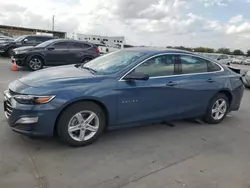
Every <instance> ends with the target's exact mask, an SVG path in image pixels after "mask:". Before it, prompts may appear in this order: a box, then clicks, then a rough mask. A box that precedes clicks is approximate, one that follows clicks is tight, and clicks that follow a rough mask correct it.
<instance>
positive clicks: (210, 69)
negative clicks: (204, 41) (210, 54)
mask: <svg viewBox="0 0 250 188" xmlns="http://www.w3.org/2000/svg"><path fill="white" fill-rule="evenodd" d="M207 68H208V72H214V71H220V70H221V68H220V66H219V65H217V64H215V63H212V62H210V61H207Z"/></svg>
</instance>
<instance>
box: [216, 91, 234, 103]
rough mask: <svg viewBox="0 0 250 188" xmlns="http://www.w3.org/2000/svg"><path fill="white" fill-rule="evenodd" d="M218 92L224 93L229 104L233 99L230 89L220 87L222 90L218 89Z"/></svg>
mask: <svg viewBox="0 0 250 188" xmlns="http://www.w3.org/2000/svg"><path fill="white" fill-rule="evenodd" d="M218 93H223V94H224V95H226V96H227V98H228V102H229V105H231V104H232V101H233V94H232V93H231V91H229V90H228V89H222V90H220V91H219V92H217V94H218Z"/></svg>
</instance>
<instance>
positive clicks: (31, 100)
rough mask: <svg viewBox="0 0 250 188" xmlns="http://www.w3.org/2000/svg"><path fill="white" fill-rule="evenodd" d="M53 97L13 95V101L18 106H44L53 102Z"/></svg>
mask: <svg viewBox="0 0 250 188" xmlns="http://www.w3.org/2000/svg"><path fill="white" fill-rule="evenodd" d="M54 98H55V96H34V95H15V96H14V99H15V100H16V101H17V102H18V103H20V104H30V105H32V104H45V103H48V102H50V101H51V100H53V99H54Z"/></svg>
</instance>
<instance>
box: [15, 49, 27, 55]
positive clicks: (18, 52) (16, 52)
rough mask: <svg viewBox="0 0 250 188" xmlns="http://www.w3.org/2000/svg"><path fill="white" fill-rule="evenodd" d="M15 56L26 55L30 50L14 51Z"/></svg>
mask: <svg viewBox="0 0 250 188" xmlns="http://www.w3.org/2000/svg"><path fill="white" fill-rule="evenodd" d="M14 52H15V54H24V53H27V52H28V50H22V51H16V50H14Z"/></svg>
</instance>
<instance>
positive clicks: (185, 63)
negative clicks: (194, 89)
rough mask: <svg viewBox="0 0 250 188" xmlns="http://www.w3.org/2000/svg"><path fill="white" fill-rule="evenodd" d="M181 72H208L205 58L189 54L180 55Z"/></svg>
mask: <svg viewBox="0 0 250 188" xmlns="http://www.w3.org/2000/svg"><path fill="white" fill-rule="evenodd" d="M180 60H181V67H182V74H192V73H203V72H208V66H207V60H205V59H202V58H199V57H194V56H189V55H180Z"/></svg>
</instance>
